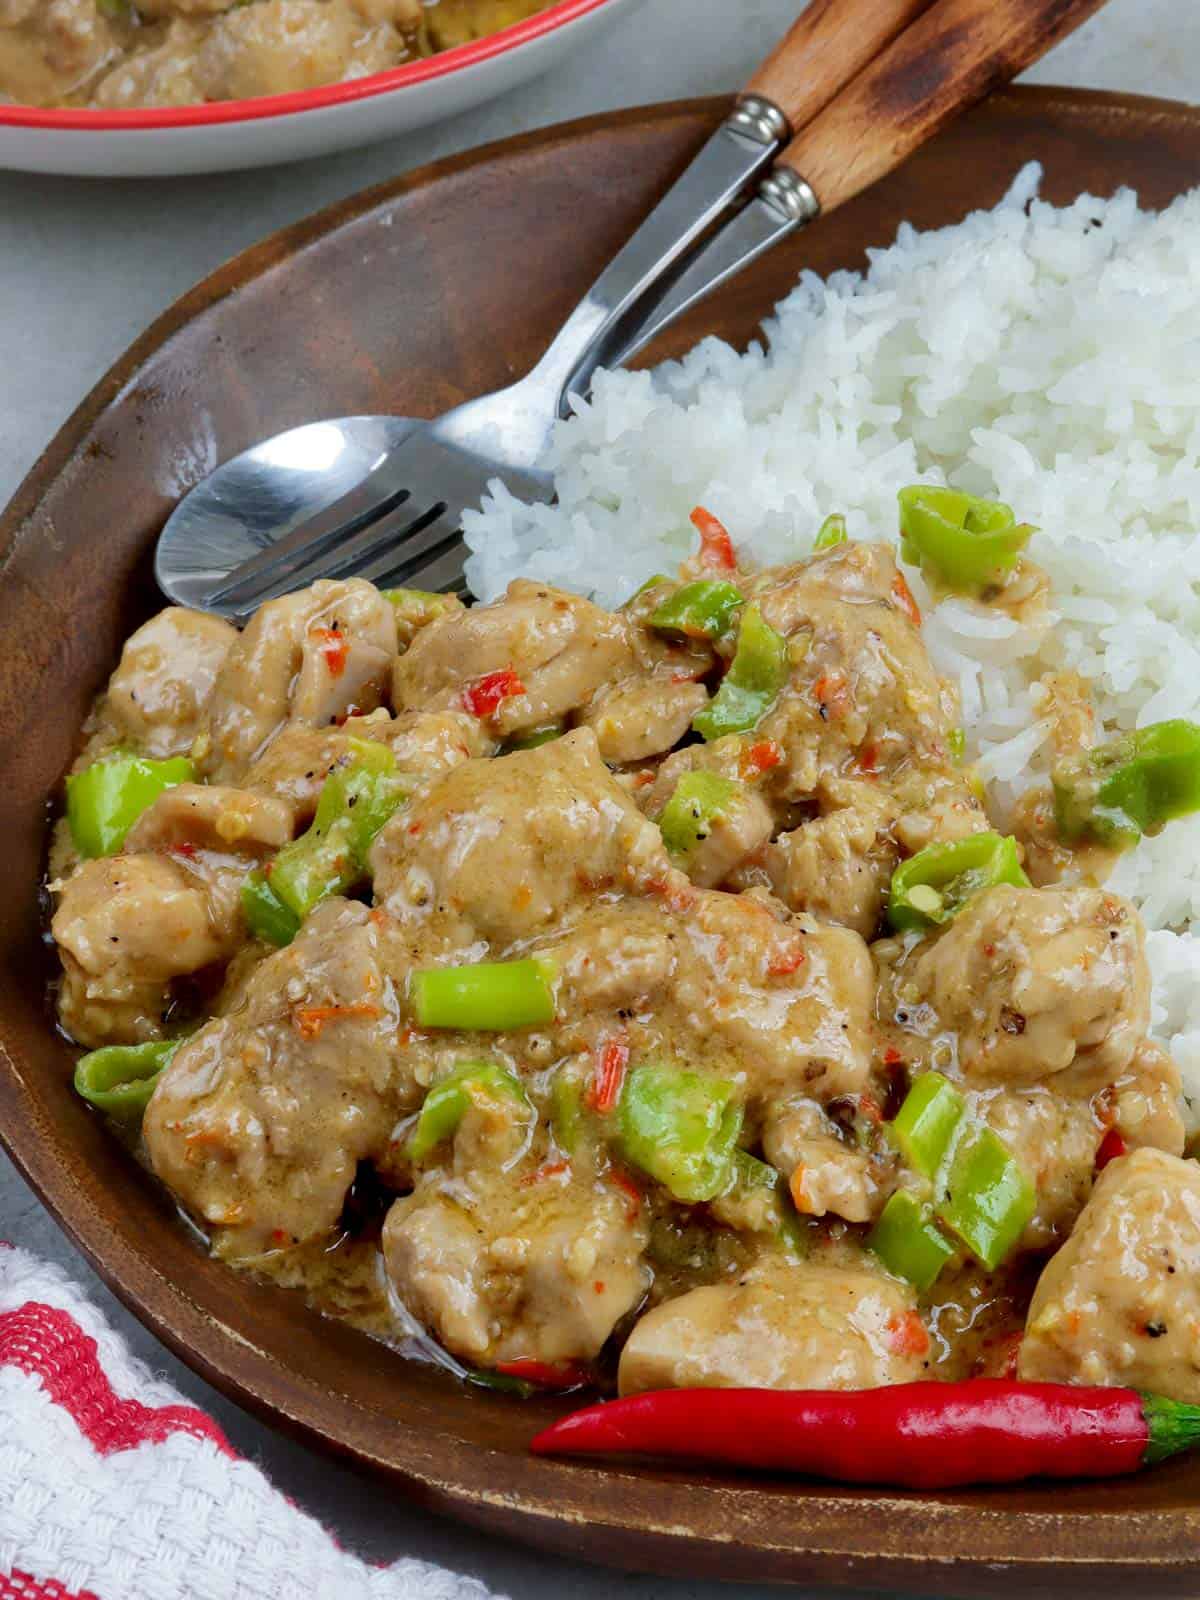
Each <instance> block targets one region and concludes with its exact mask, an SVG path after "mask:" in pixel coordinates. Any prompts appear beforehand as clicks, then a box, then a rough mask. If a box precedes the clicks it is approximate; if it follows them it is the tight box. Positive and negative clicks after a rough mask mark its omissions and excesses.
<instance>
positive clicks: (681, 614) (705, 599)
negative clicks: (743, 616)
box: [650, 579, 743, 639]
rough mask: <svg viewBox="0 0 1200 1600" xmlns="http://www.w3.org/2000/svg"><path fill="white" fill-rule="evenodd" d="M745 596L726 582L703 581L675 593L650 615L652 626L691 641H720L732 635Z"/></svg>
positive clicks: (720, 580)
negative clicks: (736, 615)
mask: <svg viewBox="0 0 1200 1600" xmlns="http://www.w3.org/2000/svg"><path fill="white" fill-rule="evenodd" d="M742 601H743V596H742V594H741V592H740V590H738V589H735V588H734V586H733V584H732V583H726V582H725V581H724V579H702V580H700V581H699V582H697V583H685V584H684V586H683V588H682V589H676V591H675V593H674V594H672V595H669V596H668V597H667V599H665V600H664V601H663V603H662V605H660V606H659V607H658V609H657V610H655V611H653V612H651V614H650V625H651V627H653V628H658V629H660V631H662V632H663V633H682V634H684V635H685V636H686V637H687V638H689V639H719V638H720V637H721V635H722V634H723V633H727V632H728V631H729V627H730V624H731V623H732V622H733V618H734V615H735V613H736V612H737V609H738V607H739V606H740V605H741V604H742Z"/></svg>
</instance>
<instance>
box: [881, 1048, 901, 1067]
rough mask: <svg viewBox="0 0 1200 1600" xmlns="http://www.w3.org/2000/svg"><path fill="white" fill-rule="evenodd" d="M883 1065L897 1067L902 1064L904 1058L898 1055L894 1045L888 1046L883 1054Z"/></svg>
mask: <svg viewBox="0 0 1200 1600" xmlns="http://www.w3.org/2000/svg"><path fill="white" fill-rule="evenodd" d="M883 1064H884V1066H885V1067H899V1066H902V1065H903V1064H904V1057H903V1056H902V1055H901V1054H900V1052H899V1050H897V1049H896V1046H895V1045H894V1044H890V1045H888V1047H887V1049H886V1050H885V1051H884V1052H883Z"/></svg>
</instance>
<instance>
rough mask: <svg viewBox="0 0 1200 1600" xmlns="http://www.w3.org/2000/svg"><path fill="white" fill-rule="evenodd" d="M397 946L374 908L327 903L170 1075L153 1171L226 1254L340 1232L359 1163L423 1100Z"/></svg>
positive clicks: (158, 1094) (154, 1137) (149, 1133)
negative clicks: (404, 1043)
mask: <svg viewBox="0 0 1200 1600" xmlns="http://www.w3.org/2000/svg"><path fill="white" fill-rule="evenodd" d="M385 938H386V935H385V934H384V933H383V932H382V931H381V930H380V929H379V928H378V927H377V926H376V924H374V923H373V922H372V921H371V919H370V915H369V913H368V911H367V908H366V907H365V906H360V905H357V904H354V903H353V902H350V901H345V900H329V901H327V902H326V903H325V904H324V905H322V906H319V907H318V908H317V910H316V911H314V912H313V914H312V915H311V916H310V917H309V918H308V920H307V921H306V922H305V924H304V926H303V927H302V928H301V930H300V932H299V934H298V935H297V936H296V938H295V940H294V941H293V943H292V944H290V945H289V946H288V947H287V948H286V949H284V950H280V951H278V952H277V953H276V954H274V955H272V956H269V957H268V958H267V959H266V960H265V961H263V962H262V963H261V964H260V965H259V966H258V967H256V968H255V970H254V972H253V973H252V974H251V976H250V978H249V980H248V981H247V982H246V984H245V988H244V993H243V998H242V1000H241V1003H240V1004H239V1005H237V1006H236V1007H235V1008H234V1009H233V1010H231V1011H229V1012H227V1013H226V1014H224V1015H222V1016H219V1017H215V1018H213V1019H212V1020H211V1021H210V1022H208V1023H207V1024H206V1025H205V1026H204V1027H203V1028H201V1029H200V1031H199V1032H198V1033H196V1034H194V1035H193V1036H192V1038H190V1039H189V1040H188V1041H187V1043H186V1044H184V1045H183V1046H182V1047H181V1048H180V1049H179V1051H178V1052H177V1053H176V1055H175V1057H174V1058H173V1060H172V1061H171V1064H170V1066H169V1067H168V1068H167V1070H166V1071H165V1072H164V1073H163V1075H162V1077H161V1078H160V1079H159V1081H158V1084H157V1087H156V1088H155V1091H154V1094H153V1096H152V1098H151V1101H150V1104H149V1106H148V1107H147V1110H146V1116H145V1121H144V1123H143V1134H144V1137H145V1141H146V1149H147V1151H148V1153H149V1156H150V1161H151V1164H152V1165H153V1167H154V1170H155V1172H157V1173H158V1175H159V1177H160V1178H162V1180H163V1182H164V1183H166V1184H167V1185H168V1186H169V1188H170V1189H171V1191H172V1192H173V1193H174V1194H175V1195H177V1196H178V1198H179V1199H180V1200H181V1201H182V1203H183V1204H184V1205H185V1206H187V1207H188V1209H189V1210H190V1211H191V1212H193V1213H194V1214H195V1215H196V1216H197V1217H199V1218H200V1219H202V1220H203V1221H204V1222H206V1223H208V1224H210V1225H212V1226H213V1227H218V1228H221V1229H222V1230H224V1231H223V1233H222V1234H221V1236H220V1239H219V1241H218V1242H219V1246H220V1249H221V1251H222V1253H223V1254H225V1255H227V1256H230V1257H240V1256H248V1255H254V1254H256V1253H258V1252H259V1251H260V1250H262V1249H265V1248H269V1247H278V1246H279V1245H281V1244H292V1243H298V1242H301V1241H303V1240H307V1239H319V1238H322V1237H324V1236H325V1235H326V1234H328V1233H329V1232H330V1231H331V1230H332V1229H333V1228H334V1226H335V1225H336V1223H337V1220H338V1217H339V1215H340V1213H341V1209H342V1203H343V1200H344V1197H345V1194H346V1190H347V1189H348V1188H349V1187H350V1184H351V1182H352V1180H353V1178H354V1173H355V1167H356V1164H357V1163H358V1162H359V1161H361V1160H364V1159H366V1158H368V1157H370V1156H373V1155H374V1154H375V1153H376V1152H377V1151H378V1152H382V1151H383V1150H385V1149H386V1147H387V1142H388V1138H389V1136H390V1133H391V1130H392V1128H393V1127H394V1125H395V1123H396V1120H397V1118H398V1117H399V1116H401V1115H403V1114H404V1113H405V1112H406V1111H411V1110H414V1109H415V1108H416V1106H417V1104H419V1102H420V1099H421V1093H422V1091H421V1088H420V1086H419V1085H418V1084H417V1083H416V1081H415V1078H414V1077H413V1076H412V1075H411V1072H409V1071H408V1070H407V1061H406V1057H405V1056H404V1055H402V1054H401V1052H400V1049H399V1045H398V1039H397V1022H398V1017H399V1003H398V1000H397V996H396V993H395V989H394V987H393V985H392V982H391V981H390V979H389V978H388V977H387V976H386V972H385V967H386V965H387V964H390V963H387V962H385V960H384V953H383V951H382V950H381V942H382V941H384V940H385Z"/></svg>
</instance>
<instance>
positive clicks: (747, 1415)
mask: <svg viewBox="0 0 1200 1600" xmlns="http://www.w3.org/2000/svg"><path fill="white" fill-rule="evenodd" d="M1197 1444H1200V1406H1192V1405H1184V1404H1182V1403H1181V1402H1180V1401H1176V1400H1167V1399H1164V1398H1163V1397H1162V1396H1160V1395H1150V1394H1141V1393H1139V1392H1138V1391H1137V1390H1135V1389H1099V1388H1090V1389H1084V1388H1078V1389H1077V1388H1073V1387H1071V1386H1070V1385H1067V1384H1057V1383H1011V1382H1008V1381H1006V1380H1004V1379H990V1378H975V1379H972V1380H970V1381H969V1382H965V1383H932V1382H931V1383H903V1384H895V1385H893V1386H892V1387H890V1388H884V1389H856V1390H848V1391H838V1390H823V1389H813V1390H806V1389H793V1390H786V1389H665V1390H660V1391H657V1392H654V1393H650V1394H639V1395H632V1396H630V1397H629V1398H627V1399H625V1400H614V1401H611V1402H609V1403H608V1404H607V1405H596V1406H588V1407H586V1408H585V1409H584V1410H582V1411H576V1412H574V1413H573V1414H572V1415H571V1416H568V1417H563V1418H562V1419H561V1420H560V1421H558V1422H556V1423H554V1424H553V1425H552V1426H551V1427H549V1428H546V1429H545V1430H544V1431H543V1432H542V1433H539V1434H538V1435H537V1437H536V1438H535V1439H534V1441H533V1443H532V1445H531V1446H530V1448H531V1449H532V1450H533V1451H534V1453H535V1454H537V1455H655V1456H670V1457H672V1458H674V1459H677V1460H689V1461H715V1462H722V1463H725V1464H727V1465H730V1466H736V1467H753V1468H756V1469H765V1470H768V1471H775V1472H799V1473H805V1474H807V1475H810V1476H812V1477H818V1478H831V1479H834V1480H836V1481H838V1482H842V1483H883V1484H894V1485H896V1486H899V1487H904V1488H910V1489H948V1488H952V1487H954V1486H958V1485H964V1484H973V1483H1016V1482H1018V1481H1020V1480H1021V1479H1023V1478H1107V1477H1115V1476H1117V1475H1118V1474H1120V1473H1125V1472H1136V1471H1137V1470H1138V1469H1139V1468H1140V1467H1147V1466H1153V1465H1154V1464H1155V1463H1156V1462H1158V1461H1163V1460H1165V1459H1166V1458H1167V1457H1168V1456H1173V1455H1177V1454H1179V1453H1180V1452H1181V1451H1184V1450H1190V1449H1193V1448H1195V1446H1196V1445H1197Z"/></svg>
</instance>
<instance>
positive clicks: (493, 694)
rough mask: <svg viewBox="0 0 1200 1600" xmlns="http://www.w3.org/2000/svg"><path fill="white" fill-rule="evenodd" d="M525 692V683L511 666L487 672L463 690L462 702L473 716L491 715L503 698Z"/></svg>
mask: <svg viewBox="0 0 1200 1600" xmlns="http://www.w3.org/2000/svg"><path fill="white" fill-rule="evenodd" d="M524 693H525V685H524V684H523V683H522V682H521V680H520V678H518V677H517V675H516V673H515V672H514V671H513V670H512V668H511V667H505V668H504V669H503V670H502V671H500V672H487V673H485V674H484V675H483V677H482V678H476V680H475V682H474V683H469V684H468V685H467V687H466V688H465V689H464V690H463V695H462V703H463V705H464V706H465V707H466V709H467V710H468V711H469V712H470V713H471V715H472V716H473V717H493V716H495V714H496V712H497V711H498V710H499V709H500V706H501V704H502V703H503V702H504V701H505V700H511V699H513V698H515V697H516V696H517V695H522V694H524Z"/></svg>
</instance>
